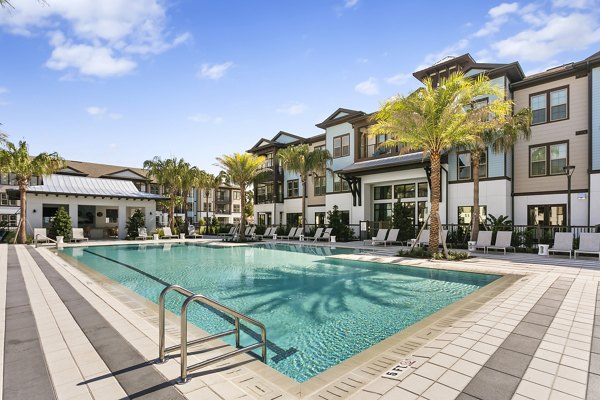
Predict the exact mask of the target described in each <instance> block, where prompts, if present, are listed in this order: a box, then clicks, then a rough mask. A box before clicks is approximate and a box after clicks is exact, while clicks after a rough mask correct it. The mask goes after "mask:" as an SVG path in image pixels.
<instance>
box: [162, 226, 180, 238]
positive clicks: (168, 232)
mask: <svg viewBox="0 0 600 400" xmlns="http://www.w3.org/2000/svg"><path fill="white" fill-rule="evenodd" d="M162 238H163V239H175V238H177V235H173V232H171V228H168V227H167V228H163V237H162Z"/></svg>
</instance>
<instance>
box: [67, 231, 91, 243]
mask: <svg viewBox="0 0 600 400" xmlns="http://www.w3.org/2000/svg"><path fill="white" fill-rule="evenodd" d="M72 230H73V233H72V235H71V236H72V237H71V242H79V241H84V240H88V238H86V237H85V236H83V228H72Z"/></svg>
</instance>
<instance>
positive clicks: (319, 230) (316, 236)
mask: <svg viewBox="0 0 600 400" xmlns="http://www.w3.org/2000/svg"><path fill="white" fill-rule="evenodd" d="M323 229H325V228H317V230H316V231H315V234H314V235H312V236H305V237H304V238H305V239H307V240H308V239H311V240H317V239H318V238H320V237H321V235H323Z"/></svg>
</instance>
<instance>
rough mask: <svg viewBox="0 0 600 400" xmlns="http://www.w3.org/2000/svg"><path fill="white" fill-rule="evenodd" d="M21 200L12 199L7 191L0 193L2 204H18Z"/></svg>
mask: <svg viewBox="0 0 600 400" xmlns="http://www.w3.org/2000/svg"><path fill="white" fill-rule="evenodd" d="M18 205H19V200H10V199H9V198H8V194H7V193H0V206H18Z"/></svg>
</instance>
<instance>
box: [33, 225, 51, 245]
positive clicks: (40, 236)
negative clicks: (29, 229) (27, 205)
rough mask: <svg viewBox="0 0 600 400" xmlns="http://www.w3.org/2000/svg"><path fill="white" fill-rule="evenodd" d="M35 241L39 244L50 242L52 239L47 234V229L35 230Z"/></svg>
mask: <svg viewBox="0 0 600 400" xmlns="http://www.w3.org/2000/svg"><path fill="white" fill-rule="evenodd" d="M33 240H34V241H35V242H37V243H48V242H50V238H49V237H48V234H47V233H46V228H33Z"/></svg>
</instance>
